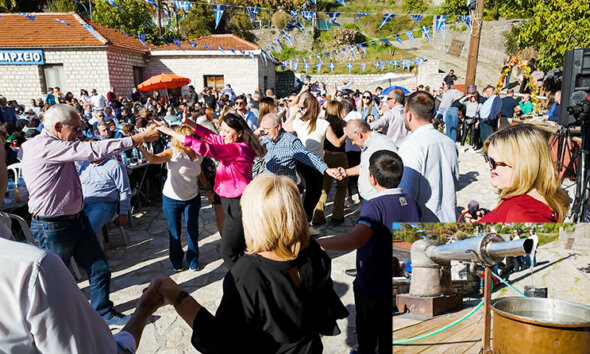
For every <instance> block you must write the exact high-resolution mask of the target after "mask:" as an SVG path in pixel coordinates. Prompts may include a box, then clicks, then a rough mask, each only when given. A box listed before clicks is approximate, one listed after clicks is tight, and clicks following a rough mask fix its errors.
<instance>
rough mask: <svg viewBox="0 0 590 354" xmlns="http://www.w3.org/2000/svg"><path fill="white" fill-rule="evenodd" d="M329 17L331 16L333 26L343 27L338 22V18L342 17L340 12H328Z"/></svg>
mask: <svg viewBox="0 0 590 354" xmlns="http://www.w3.org/2000/svg"><path fill="white" fill-rule="evenodd" d="M328 16H330V22H332V24H333V25H335V26H338V27H342V25H341V24H339V23H338V22H336V20H337V19H338V16H340V12H328Z"/></svg>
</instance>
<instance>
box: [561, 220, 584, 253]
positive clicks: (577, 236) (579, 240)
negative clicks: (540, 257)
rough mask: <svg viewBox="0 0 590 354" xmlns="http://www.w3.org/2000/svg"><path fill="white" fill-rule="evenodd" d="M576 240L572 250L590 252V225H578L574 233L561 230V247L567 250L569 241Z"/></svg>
mask: <svg viewBox="0 0 590 354" xmlns="http://www.w3.org/2000/svg"><path fill="white" fill-rule="evenodd" d="M570 238H573V239H574V242H573V244H572V250H590V223H581V224H576V229H575V230H574V231H572V232H568V231H564V230H563V228H560V229H559V246H560V247H561V248H565V247H566V245H567V243H568V240H569V239H570Z"/></svg>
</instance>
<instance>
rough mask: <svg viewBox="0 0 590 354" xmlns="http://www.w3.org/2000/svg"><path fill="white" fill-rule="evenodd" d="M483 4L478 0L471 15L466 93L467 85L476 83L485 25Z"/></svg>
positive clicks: (482, 1)
mask: <svg viewBox="0 0 590 354" xmlns="http://www.w3.org/2000/svg"><path fill="white" fill-rule="evenodd" d="M483 6H484V0H477V8H476V10H475V12H474V13H472V15H471V37H470V40H469V54H468V56H467V73H466V74H465V94H467V87H469V85H475V72H476V68H477V56H478V55H479V40H480V38H481V28H482V26H483Z"/></svg>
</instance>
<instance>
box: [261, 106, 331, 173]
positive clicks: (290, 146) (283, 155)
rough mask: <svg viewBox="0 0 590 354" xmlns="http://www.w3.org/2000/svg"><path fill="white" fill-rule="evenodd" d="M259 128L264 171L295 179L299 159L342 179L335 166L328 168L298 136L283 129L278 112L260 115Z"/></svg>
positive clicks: (320, 170) (321, 171)
mask: <svg viewBox="0 0 590 354" xmlns="http://www.w3.org/2000/svg"><path fill="white" fill-rule="evenodd" d="M260 128H261V130H262V132H263V134H264V137H263V138H262V140H261V143H262V145H263V146H264V147H265V148H266V155H264V162H265V172H270V173H274V174H275V175H284V176H289V177H291V178H292V179H293V180H294V181H296V180H297V175H296V166H297V162H298V161H299V162H301V163H304V164H306V165H308V166H310V167H313V168H315V169H316V170H318V171H319V172H320V173H322V174H324V173H325V174H328V175H330V176H332V177H334V178H336V179H337V180H341V179H342V176H341V174H340V172H339V171H338V169H337V168H328V165H327V164H326V163H325V162H324V161H322V159H321V158H319V157H318V156H317V155H316V154H314V153H313V152H311V151H310V150H308V149H307V148H305V146H303V143H302V142H301V140H299V138H297V137H296V136H295V135H293V134H291V133H289V132H286V131H285V130H284V129H283V127H282V121H281V117H280V116H279V115H278V114H276V113H268V114H267V115H265V116H264V117H262V121H261V122H260ZM318 183H322V181H318Z"/></svg>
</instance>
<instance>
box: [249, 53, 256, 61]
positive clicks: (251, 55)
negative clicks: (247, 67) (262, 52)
mask: <svg viewBox="0 0 590 354" xmlns="http://www.w3.org/2000/svg"><path fill="white" fill-rule="evenodd" d="M250 59H252V60H254V61H256V58H254V53H252V52H250Z"/></svg>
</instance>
